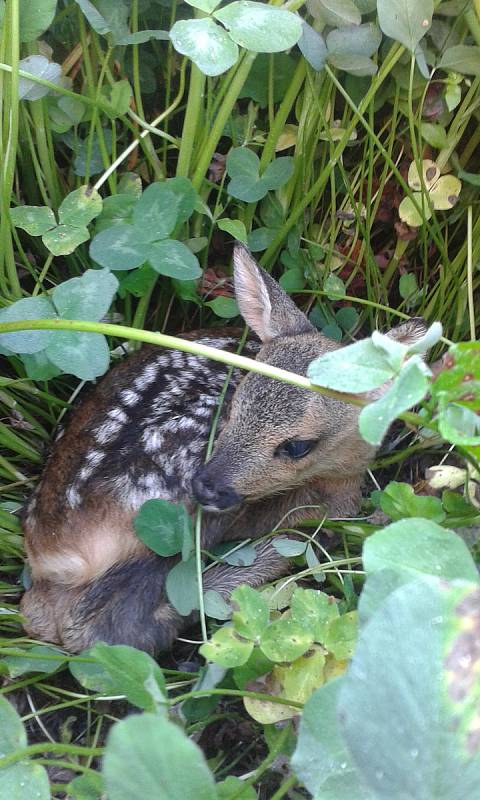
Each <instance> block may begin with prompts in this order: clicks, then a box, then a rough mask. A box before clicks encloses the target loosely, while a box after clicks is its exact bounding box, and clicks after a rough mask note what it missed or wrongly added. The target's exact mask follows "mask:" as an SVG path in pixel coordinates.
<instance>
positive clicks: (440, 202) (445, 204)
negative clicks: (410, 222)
mask: <svg viewBox="0 0 480 800" xmlns="http://www.w3.org/2000/svg"><path fill="white" fill-rule="evenodd" d="M461 190H462V184H461V181H459V179H458V178H456V177H455V175H442V177H441V178H439V179H438V181H437V182H436V184H435V186H433V187H432V189H430V191H429V195H430V197H431V198H432V202H433V207H434V208H435V209H437V211H446V210H447V209H449V208H453V206H454V205H455V203H456V202H457V200H458V195H459V194H460V192H461Z"/></svg>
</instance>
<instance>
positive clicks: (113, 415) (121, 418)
mask: <svg viewBox="0 0 480 800" xmlns="http://www.w3.org/2000/svg"><path fill="white" fill-rule="evenodd" d="M107 416H108V417H110V419H116V420H118V422H128V414H125V411H124V410H123V408H111V409H110V411H107Z"/></svg>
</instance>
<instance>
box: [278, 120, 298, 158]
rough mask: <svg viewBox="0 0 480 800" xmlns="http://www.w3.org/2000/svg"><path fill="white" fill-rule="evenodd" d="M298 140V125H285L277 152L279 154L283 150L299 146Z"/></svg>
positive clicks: (279, 138)
mask: <svg viewBox="0 0 480 800" xmlns="http://www.w3.org/2000/svg"><path fill="white" fill-rule="evenodd" d="M297 138H298V125H285V127H284V129H283V131H282V132H281V134H280V136H279V137H278V139H277V143H276V145H275V152H277V153H279V152H280V151H281V150H287V149H288V148H289V147H293V146H294V145H295V144H297Z"/></svg>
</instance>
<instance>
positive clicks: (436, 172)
mask: <svg viewBox="0 0 480 800" xmlns="http://www.w3.org/2000/svg"><path fill="white" fill-rule="evenodd" d="M422 172H423V184H424V186H425V188H426V189H430V188H431V187H432V186H434V185H435V183H436V181H437V180H438V179H439V177H440V168H439V167H438V166H437V164H435V161H432V160H431V159H429V158H425V159H424V160H423V161H422ZM408 185H409V186H410V189H413V190H414V191H416V192H420V191H421V190H422V182H421V180H420V174H419V172H418V168H417V164H416V162H415V161H412V163H411V164H410V166H409V168H408Z"/></svg>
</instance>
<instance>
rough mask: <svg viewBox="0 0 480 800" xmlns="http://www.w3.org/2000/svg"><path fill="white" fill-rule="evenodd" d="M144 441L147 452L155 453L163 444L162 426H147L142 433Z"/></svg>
mask: <svg viewBox="0 0 480 800" xmlns="http://www.w3.org/2000/svg"><path fill="white" fill-rule="evenodd" d="M142 442H143V444H144V446H145V451H146V452H147V453H155V452H156V451H157V450H160V448H161V446H162V444H163V436H162V433H161V430H160V428H147V429H146V430H144V432H143V434H142Z"/></svg>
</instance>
